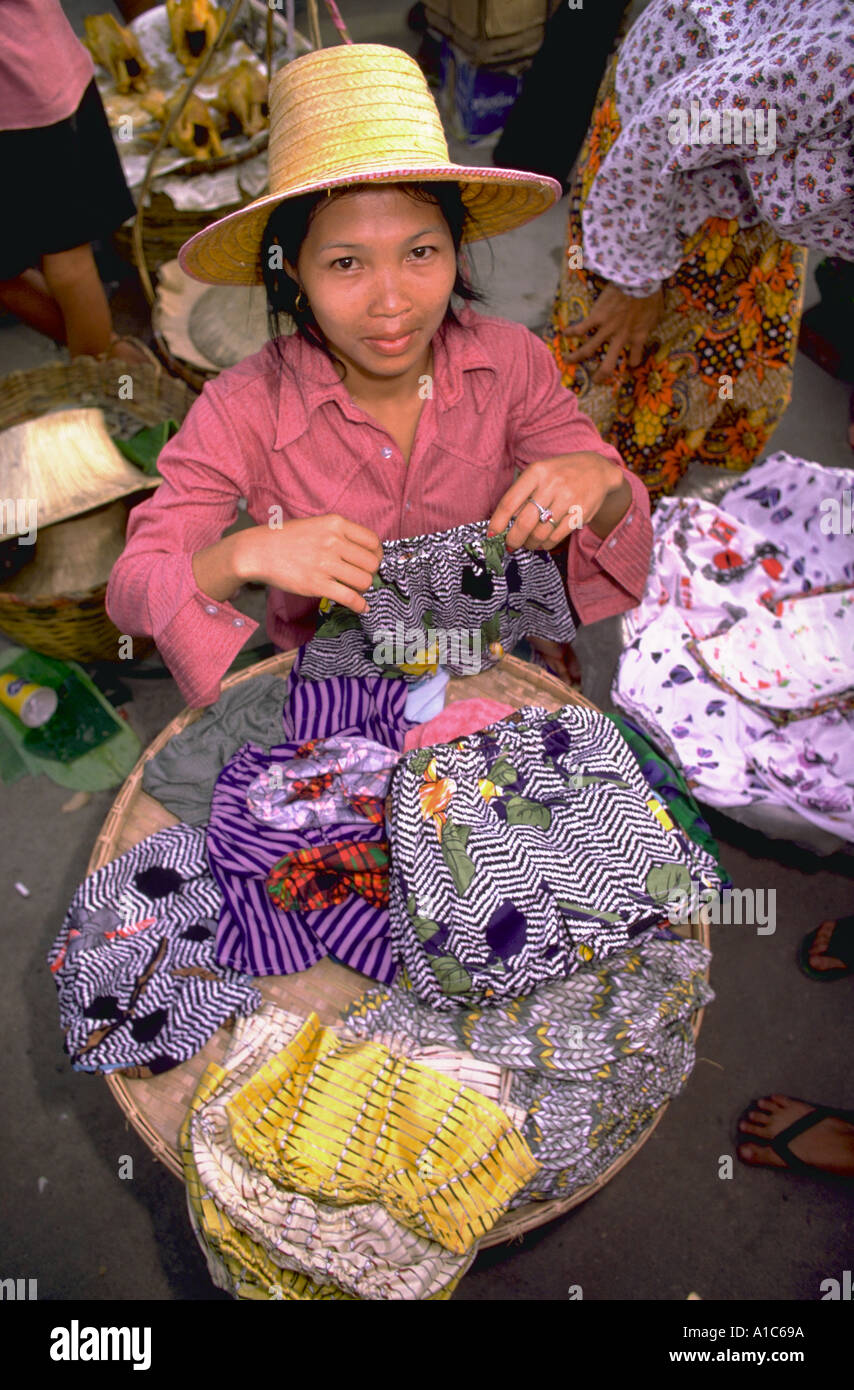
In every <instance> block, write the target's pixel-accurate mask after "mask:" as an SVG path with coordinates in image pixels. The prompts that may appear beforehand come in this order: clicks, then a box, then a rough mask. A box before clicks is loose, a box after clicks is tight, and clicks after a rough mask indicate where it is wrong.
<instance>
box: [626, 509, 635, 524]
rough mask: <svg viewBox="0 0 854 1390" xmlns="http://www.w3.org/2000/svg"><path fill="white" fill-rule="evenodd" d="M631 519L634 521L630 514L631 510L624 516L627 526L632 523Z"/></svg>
mask: <svg viewBox="0 0 854 1390" xmlns="http://www.w3.org/2000/svg"><path fill="white" fill-rule="evenodd" d="M633 521H634V517H633V516H632V514H631V512H629V514H628V516H627V517H626V525H627V526H631V524H632V522H633Z"/></svg>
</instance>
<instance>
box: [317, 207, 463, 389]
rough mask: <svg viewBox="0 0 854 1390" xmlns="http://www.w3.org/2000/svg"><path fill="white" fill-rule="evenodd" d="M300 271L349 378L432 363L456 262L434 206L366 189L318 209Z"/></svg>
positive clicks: (321, 324) (322, 328)
mask: <svg viewBox="0 0 854 1390" xmlns="http://www.w3.org/2000/svg"><path fill="white" fill-rule="evenodd" d="M296 271H297V274H296V277H295V278H297V279H298V280H299V283H300V285H301V286H302V290H303V294H304V295H305V297H306V298H307V299H308V301H309V303H310V305H311V308H312V311H313V313H314V317H315V319H316V320H317V324H318V327H319V328H320V331H321V333H322V334H323V336H324V338H325V339H326V342H327V344H328V345H329V347H330V348H331V349H332V351H333V352H335V353H336V355H337V356H338V357H340V358H341V359H342V361H343V362H344V364H345V366H346V367H347V368H348V372H349V369H350V368H351V367H354V368H356V375H360V374H361V375H363V376H368V377H381V378H385V379H388V378H390V377H396V376H403V375H404V374H406V373H407V372H409V371H411V370H412V369H413V368H415V367H417V366H419V365H421V366H423V364H424V363H426V361H427V354H428V350H429V346H430V341H431V339H432V337H433V334H434V333H435V332H436V330H437V328H438V327H439V325H440V324H441V322H442V320H443V319H444V317H445V311H446V309H447V307H448V301H449V299H450V297H451V290H452V289H453V285H454V280H455V278H456V273H457V262H456V252H455V250H454V243H453V241H452V239H451V233H450V231H449V229H448V224H447V223H446V221H445V219H444V217H443V215H442V213H441V211H440V210H439V208H438V207H437V206H436V204H435V203H426V202H422V201H420V200H416V199H414V198H410V197H408V196H407V195H406V194H405V193H402V192H401V191H400V189H397V188H365V189H359V190H357V191H356V192H353V193H347V194H344V195H343V196H342V197H339V198H333V199H331V200H330V201H329V202H328V203H326V204H324V205H321V206H320V207H319V209H318V211H317V212H316V214H315V216H314V219H313V221H312V223H311V225H310V227H309V229H308V233H307V235H306V238H305V241H304V242H303V244H302V248H301V250H300V254H299V259H298V261H297V267H296Z"/></svg>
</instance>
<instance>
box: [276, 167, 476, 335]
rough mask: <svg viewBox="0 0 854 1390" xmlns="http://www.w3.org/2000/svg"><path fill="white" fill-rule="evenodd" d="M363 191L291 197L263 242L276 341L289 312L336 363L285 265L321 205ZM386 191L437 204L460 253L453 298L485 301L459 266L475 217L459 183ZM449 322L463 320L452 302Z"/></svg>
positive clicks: (350, 189)
mask: <svg viewBox="0 0 854 1390" xmlns="http://www.w3.org/2000/svg"><path fill="white" fill-rule="evenodd" d="M364 187H365V185H364V184H347V185H345V186H344V187H342V188H335V189H331V190H320V191H319V192H317V193H304V194H302V195H301V196H300V197H298V198H286V199H285V200H284V201H283V202H281V203H280V204H279V205H278V207H276V208H274V209H273V211H272V213H271V214H270V217H269V219H268V221H267V225H266V227H265V228H264V235H263V237H262V238H261V252H260V258H261V259H260V266H261V274H262V276H263V280H264V287H265V289H266V291H267V312H268V318H269V324H270V335H271V337H272V338H275V339H278V338H279V337H280V336H281V333H282V328H281V322H280V315H282V314H287V315H288V316H289V317H290V318H291V319H293V321H294V323H295V325H296V330H297V332H298V333H299V334H300V335H301V336H302V337H303V338H305V339H306V340H307V341H308V342H309V343H312V344H313V345H314V346H315V347H317V348H320V350H321V352H324V353H325V354H326V356H327V357H329V358H331V360H332V361H333V362H337V361H338V359H337V358H336V356H335V354H334V353H333V352H331V351H330V350H329V348H328V347H327V346H326V343H325V342H324V341H323V336H322V334H321V332H320V329H319V328H318V326H317V321H316V319H315V317H314V314H313V313H312V310H311V305H310V304H308V303H307V301H306V298H305V295H303V296H302V299H301V301H300V304H299V307H297V298H298V296H299V286H298V285H297V283H296V281H295V280H293V279H291V276H290V275H289V274H288V272H287V271H286V270H285V268H284V262H285V261H288V262H290V264H291V265H293V266H295V265H296V263H297V259H298V257H299V253H300V249H301V247H302V244H303V242H304V241H305V238H306V235H307V233H308V229H309V227H310V226H311V222H312V218H313V217H314V215H315V212H316V210H317V208H318V207H320V206H321V205H322V204H325V203H327V202H329V200H330V199H331V198H336V197H341V196H342V195H343V194H345V193H354V192H357V191H359V190H361V189H362V188H364ZM384 187H392V188H397V189H400V191H401V192H402V193H406V194H407V195H408V196H409V197H410V198H415V199H417V200H418V201H419V202H424V203H433V204H434V205H436V206H438V208H439V210H440V211H441V213H442V216H443V217H444V219H445V221H446V223H447V224H448V230H449V232H450V233H451V239H452V241H453V243H454V251H455V252H456V253H457V275H456V279H455V280H454V287H453V290H452V294H455V295H456V296H457V298H458V299H462V300H466V301H472V300H474V301H476V302H478V303H480V302H482V301H483V298H484V296H483V295H482V294H481V292H480V291H479V290H477V289H475V288H474V286H473V285H472V284H471V282H470V281H469V278H468V276H467V274H466V272H465V271H464V270H463V269H462V267H461V265H460V257H459V251H460V246H461V244H462V239H463V232H464V230H465V225H466V219H467V218H468V217H469V216H470V214H469V212H468V210H467V208H466V205H465V203H464V202H463V198H462V194H461V192H460V187H459V184H456V183H400V184H391V185H384ZM274 247H278V248H280V253H279V254H276V255H273V254H271V252H272V251H273V248H274ZM448 321H450V322H452V323H457V322H458V319H457V316H456V314H455V313H454V310H453V308H452V305H451V301H450V300H449V301H448V308H447V312H446V314H445V322H446V323H447V322H448ZM280 350H281V349H280Z"/></svg>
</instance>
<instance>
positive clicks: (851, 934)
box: [798, 916, 854, 984]
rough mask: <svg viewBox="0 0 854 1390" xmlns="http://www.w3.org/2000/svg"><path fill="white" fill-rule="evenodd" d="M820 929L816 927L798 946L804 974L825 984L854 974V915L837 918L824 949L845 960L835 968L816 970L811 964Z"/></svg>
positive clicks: (799, 962)
mask: <svg viewBox="0 0 854 1390" xmlns="http://www.w3.org/2000/svg"><path fill="white" fill-rule="evenodd" d="M818 931H819V929H818V927H816V929H815V931H812V932H810V933H809V935H808V936H805V937H804V939H803V941H802V942H801V944H800V946H799V947H798V965H799V967H800V969H801V971H802V972H803V974H804V975H806V976H807V978H808V979H810V980H819V981H821V982H822V983H823V984H829V983H830V982H831V980H841V979H842V978H843V976H845V975H854V916H851V917H839V918H837V922H836V926H835V927H834V928H833V934H832V936H831V938H830V940H829V942H828V943H827V945H826V947H825V948H824V950H823V951H822V955H824V956H832V957H833V958H834V959H836V960H841V961H844V962H845V964H844V965H841V966H834V968H833V970H815V969H814V968H813V966H811V965H810V960H809V958H810V952H811V951H812V949H813V944H814V942H815V938H816V936H817V935H818Z"/></svg>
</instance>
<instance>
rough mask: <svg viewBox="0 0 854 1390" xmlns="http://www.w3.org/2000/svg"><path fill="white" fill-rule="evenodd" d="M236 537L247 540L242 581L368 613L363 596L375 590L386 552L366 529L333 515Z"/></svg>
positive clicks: (253, 530)
mask: <svg viewBox="0 0 854 1390" xmlns="http://www.w3.org/2000/svg"><path fill="white" fill-rule="evenodd" d="M238 534H242V535H245V536H246V537H247V539H246V541H245V542H244V546H245V549H244V552H243V555H242V558H241V560H240V561H239V563H240V566H241V570H242V579H243V580H244V581H245V580H254V581H255V583H258V584H269V585H271V587H272V588H274V589H283V590H284V591H285V593H288V594H303V595H304V596H305V597H306V598H328V599H332V600H334V602H336V603H341V604H343V605H344V607H345V608H350V609H352V611H353V612H354V613H365V612H366V611H367V607H368V605H367V603H366V602H365V600H364V599H363V598H362V594H363V593H364V592H365V590H366V589H370V587H371V581H372V580H373V577H374V575H375V574H376V572H377V570H378V569H379V566H380V561H381V560H382V557H383V548H382V542H381V541H380V539H379V537H378V536H376V535H374V532H373V531H369V530H368V528H367V527H366V526H360V525H359V524H358V523H357V522H355V521H348V520H347V519H346V517H343V516H338V515H337V514H335V513H332V514H331V515H329V516H312V517H306V518H305V519H304V520H299V521H286V522H284V523H283V525H282V526H281V527H280V528H272V527H269V526H255V527H252V529H251V530H248V531H245V532H242V533H238Z"/></svg>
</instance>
